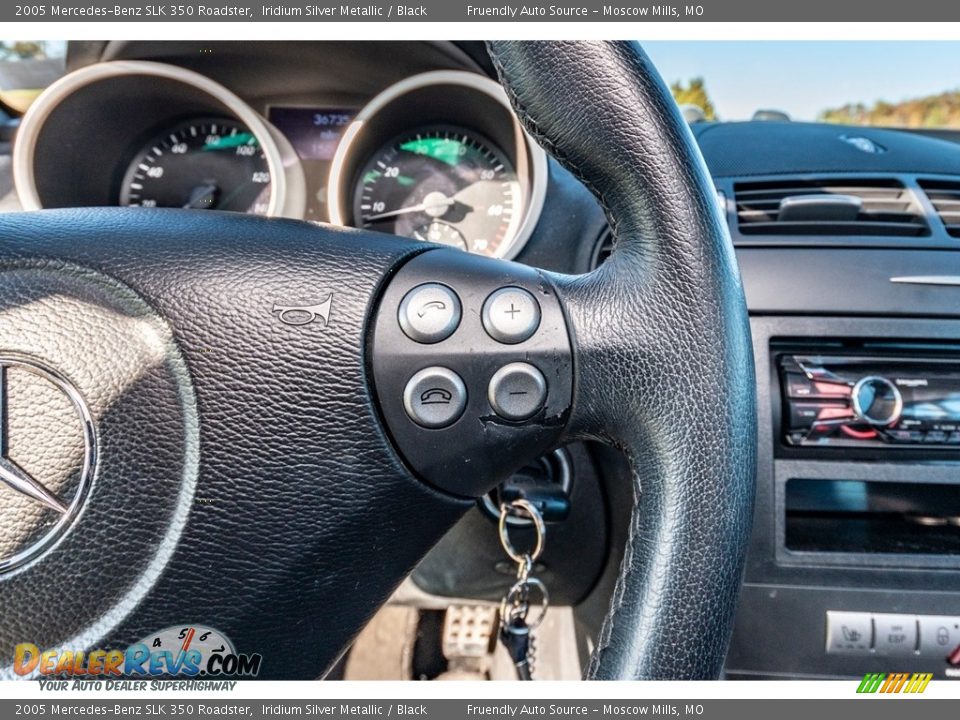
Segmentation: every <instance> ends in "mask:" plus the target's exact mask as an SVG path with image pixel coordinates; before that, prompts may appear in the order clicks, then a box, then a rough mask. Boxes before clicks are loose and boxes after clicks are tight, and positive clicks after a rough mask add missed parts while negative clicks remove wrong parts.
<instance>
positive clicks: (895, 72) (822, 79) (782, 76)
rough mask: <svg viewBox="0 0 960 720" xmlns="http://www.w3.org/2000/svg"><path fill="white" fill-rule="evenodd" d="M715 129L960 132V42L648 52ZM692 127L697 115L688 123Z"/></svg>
mask: <svg viewBox="0 0 960 720" xmlns="http://www.w3.org/2000/svg"><path fill="white" fill-rule="evenodd" d="M643 46H644V48H645V49H646V51H647V53H648V54H649V55H650V57H651V58H652V59H653V61H654V63H655V64H656V65H657V67H658V68H659V69H660V72H661V74H662V75H663V78H664V80H666V81H667V83H669V84H670V85H671V88H672V89H673V92H674V97H676V98H677V102H679V103H680V104H681V105H696V106H698V107H699V108H700V110H702V111H703V115H704V119H706V120H721V121H732V120H750V119H753V118H754V116H755V115H756V114H757V113H758V112H759V113H760V116H759V117H758V118H757V119H768V120H775V119H786V118H784V117H783V115H784V114H785V115H786V116H788V117H789V119H791V120H803V121H813V122H831V123H844V124H853V125H875V126H882V127H910V128H960V75H958V74H957V62H956V61H957V58H958V57H960V43H956V42H899V41H898V42H896V43H893V42H849V41H845V42H782V41H778V42H703V41H697V42H644V43H643ZM688 117H689V115H688Z"/></svg>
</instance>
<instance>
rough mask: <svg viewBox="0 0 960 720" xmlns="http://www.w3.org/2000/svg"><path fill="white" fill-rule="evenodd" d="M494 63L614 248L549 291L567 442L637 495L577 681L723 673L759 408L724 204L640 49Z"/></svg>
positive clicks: (531, 55)
mask: <svg viewBox="0 0 960 720" xmlns="http://www.w3.org/2000/svg"><path fill="white" fill-rule="evenodd" d="M490 49H491V55H492V57H493V59H494V62H495V64H496V66H497V69H498V72H499V73H500V77H501V80H502V82H503V84H504V86H505V87H506V88H507V92H508V94H509V95H510V98H511V100H512V102H513V104H514V108H515V109H516V111H517V114H518V115H519V117H520V119H521V122H522V123H523V124H524V125H525V126H526V128H527V130H528V131H529V132H530V133H531V134H532V135H533V136H534V137H535V138H536V139H537V140H538V141H539V142H540V143H541V144H542V145H543V146H544V147H545V148H546V149H547V150H548V151H549V152H550V154H551V155H553V156H554V157H555V158H557V159H558V160H560V162H562V163H563V164H564V165H565V166H566V167H567V168H568V169H569V170H571V171H572V172H573V173H574V174H575V175H576V176H577V177H579V178H580V179H581V180H582V181H583V182H584V183H586V184H587V186H588V187H590V188H591V189H592V191H593V192H594V193H595V195H596V196H597V197H598V198H599V199H600V201H601V203H602V204H603V207H604V209H605V211H606V213H607V217H608V220H609V222H610V226H611V228H612V230H613V233H614V238H615V243H616V245H615V250H614V253H613V255H612V257H611V258H610V260H608V261H607V262H606V263H605V264H604V265H603V266H601V267H600V268H599V269H598V270H597V271H595V272H594V273H591V274H590V275H586V276H582V277H575V278H562V279H558V280H557V284H558V287H559V291H560V295H561V297H562V298H563V301H564V303H565V306H566V308H567V312H568V313H569V315H570V318H571V325H572V326H573V334H574V337H575V355H576V358H577V362H578V372H577V382H576V396H575V401H574V415H573V418H572V422H571V428H570V432H571V434H572V435H574V436H577V437H587V438H597V439H600V440H602V441H604V442H608V443H611V444H613V445H614V446H616V447H619V448H620V449H622V450H623V451H624V452H625V454H626V455H627V457H628V459H629V461H630V464H631V467H632V472H633V477H634V483H635V487H634V493H635V502H634V508H633V519H632V521H631V528H630V533H629V538H628V541H627V548H626V551H625V554H624V559H623V563H622V567H621V571H620V577H619V580H618V582H617V585H616V589H615V590H614V596H613V600H612V604H611V607H610V610H609V612H608V615H607V617H606V620H605V622H604V626H603V629H602V631H601V635H600V638H599V641H598V644H597V647H596V650H595V651H594V654H593V657H592V659H591V663H590V666H589V668H588V671H587V675H588V677H591V678H597V679H625V678H635V679H637V678H714V677H717V676H718V675H719V673H720V671H721V668H722V663H723V659H724V656H725V654H726V648H727V644H728V642H729V638H730V633H731V632H732V622H733V613H734V610H735V606H736V598H737V594H738V591H739V586H740V580H741V573H742V568H743V560H744V554H745V550H746V545H747V541H748V537H749V531H750V526H751V521H752V512H753V496H754V483H755V467H756V405H755V402H756V401H755V394H754V393H755V391H754V387H755V385H754V372H753V356H752V350H751V344H750V331H749V325H748V321H747V311H746V306H745V300H744V296H743V289H742V286H741V283H740V278H739V272H738V269H737V263H736V258H735V256H734V254H733V248H732V244H731V241H730V238H729V233H728V231H727V227H726V224H725V221H724V218H723V217H722V214H721V212H720V210H719V203H718V200H717V196H716V191H715V189H714V188H713V185H712V182H711V181H710V178H709V174H708V172H707V170H706V167H705V164H704V162H703V159H702V156H701V155H700V152H699V149H698V148H697V147H696V144H695V141H694V139H693V136H692V134H691V133H690V131H689V129H688V127H687V125H686V123H685V122H684V120H683V118H682V117H681V115H680V112H679V109H678V108H677V107H676V104H675V103H674V102H673V100H672V98H671V97H670V94H669V91H668V90H667V88H666V87H665V85H664V84H663V82H662V80H661V79H660V77H659V74H658V73H657V71H656V69H655V68H654V66H653V64H652V63H651V62H650V60H649V59H648V58H647V57H646V55H645V54H644V53H643V51H642V50H641V49H640V47H639V46H638V45H637V44H636V43H590V42H560V43H553V42H543V43H541V42H532V43H499V42H497V43H491V47H490ZM680 638H683V639H682V640H680Z"/></svg>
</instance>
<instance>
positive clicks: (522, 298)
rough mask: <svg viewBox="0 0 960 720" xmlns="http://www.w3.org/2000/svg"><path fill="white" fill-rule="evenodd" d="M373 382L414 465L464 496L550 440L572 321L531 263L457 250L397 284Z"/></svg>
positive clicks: (567, 370) (564, 404)
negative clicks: (507, 260) (530, 266)
mask: <svg viewBox="0 0 960 720" xmlns="http://www.w3.org/2000/svg"><path fill="white" fill-rule="evenodd" d="M370 359H371V360H370V363H369V364H370V366H371V369H372V377H373V385H374V387H375V390H376V395H377V398H378V400H379V403H380V410H381V412H382V414H383V418H384V420H385V422H386V425H387V428H388V429H389V431H390V434H391V435H392V437H393V440H394V442H395V444H396V445H397V447H398V449H399V451H400V453H401V455H402V456H403V457H404V459H405V460H406V462H407V464H408V465H409V466H410V467H411V468H412V469H413V470H414V471H415V472H416V473H417V474H418V475H419V476H420V477H422V478H423V479H425V480H427V481H428V482H430V483H431V484H432V485H434V486H436V487H439V488H442V489H444V490H447V491H449V492H452V493H455V494H457V495H463V496H468V497H477V496H480V495H482V494H483V493H485V492H487V491H488V490H490V489H491V488H492V487H493V486H494V485H496V484H497V483H498V482H500V481H502V480H503V479H505V478H506V477H508V476H509V475H510V473H512V472H513V471H515V470H516V469H517V468H518V467H520V466H521V465H523V464H524V463H526V462H528V461H529V460H531V459H532V458H533V457H536V456H537V455H539V454H542V453H544V452H546V451H548V450H550V449H551V448H552V447H554V446H555V445H556V444H557V442H558V441H559V439H560V434H561V432H562V430H563V428H564V426H565V424H566V419H567V415H568V411H569V408H570V403H571V398H572V382H573V380H572V378H573V367H572V360H571V351H570V340H569V335H568V333H567V327H566V321H565V319H564V315H563V311H562V309H561V307H560V303H559V301H558V300H557V296H556V294H555V292H554V291H553V288H552V287H551V286H550V284H549V283H548V282H547V281H546V280H545V279H544V278H543V277H542V276H541V275H540V273H539V272H538V271H536V270H534V269H532V268H529V267H526V266H522V265H513V264H506V263H504V262H503V261H497V260H490V259H488V258H483V257H479V256H475V255H469V254H467V253H463V252H458V251H455V250H445V249H440V250H432V251H428V252H425V253H421V254H420V255H417V256H416V257H414V258H413V259H412V260H410V261H409V262H408V263H407V264H406V265H404V266H403V267H402V268H401V269H400V270H399V271H398V272H397V274H396V276H395V277H394V278H393V280H392V281H391V282H390V285H389V286H388V287H387V289H386V291H385V292H384V295H383V298H382V299H381V301H380V308H379V312H378V314H377V318H376V321H375V323H374V328H373V337H372V342H371V344H370Z"/></svg>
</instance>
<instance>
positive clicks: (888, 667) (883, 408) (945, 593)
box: [726, 251, 960, 678]
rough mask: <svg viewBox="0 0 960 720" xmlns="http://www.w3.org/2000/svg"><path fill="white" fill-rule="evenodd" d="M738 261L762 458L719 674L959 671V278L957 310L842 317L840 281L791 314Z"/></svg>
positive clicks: (798, 295) (800, 295) (799, 294)
mask: <svg viewBox="0 0 960 720" xmlns="http://www.w3.org/2000/svg"><path fill="white" fill-rule="evenodd" d="M754 252H760V251H754ZM744 254H746V255H748V256H749V255H750V253H742V255H744ZM821 254H822V251H821ZM827 254H829V251H828V252H827ZM811 257H813V253H811ZM862 257H863V256H862V255H861V258H862ZM763 264H764V265H765V266H769V260H768V259H764V261H763ZM741 268H742V269H743V272H744V279H745V284H746V287H747V297H748V304H749V305H750V309H751V312H752V313H753V317H752V320H751V327H752V332H753V342H754V355H755V362H756V371H757V381H758V405H759V407H758V417H759V437H758V443H759V445H758V447H759V457H758V479H757V502H756V507H755V516H754V533H753V539H752V545H751V549H750V553H749V555H748V560H747V568H746V573H745V583H744V587H743V591H742V595H741V602H740V606H739V611H738V616H737V624H736V630H735V633H734V638H733V642H732V645H731V648H730V652H729V655H728V659H727V666H726V674H727V676H728V677H731V678H736V677H745V678H757V677H769V678H787V677H808V678H809V677H825V678H827V677H830V678H836V677H848V678H862V677H863V675H864V674H865V673H868V672H887V673H889V672H925V673H926V672H929V673H934V677H935V678H937V677H939V678H943V677H951V676H957V677H960V288H954V290H953V293H954V294H955V296H956V300H957V304H956V306H955V307H956V311H955V312H956V314H957V316H958V317H957V319H952V318H930V317H926V318H925V317H902V316H901V317H897V316H896V315H894V314H891V315H889V316H876V315H874V316H870V315H868V314H865V313H861V312H851V313H849V314H847V315H845V314H844V313H843V310H844V293H843V292H838V295H837V297H836V298H835V300H836V305H837V313H836V314H835V315H827V314H823V313H816V312H810V313H806V314H793V315H788V314H780V313H775V312H764V309H765V307H764V306H765V305H772V304H775V302H774V301H772V300H771V298H772V295H771V292H772V291H771V289H770V288H771V279H770V278H769V277H767V279H766V280H765V281H762V282H761V281H760V280H759V279H758V277H757V275H756V274H754V273H751V262H750V259H749V257H748V258H747V259H746V261H745V260H744V258H743V257H741ZM781 272H782V271H781ZM783 277H784V276H783V275H780V276H779V277H778V278H777V280H778V281H779V280H780V279H782V278H783ZM774 284H776V283H774ZM780 289H781V290H782V292H783V293H784V294H790V293H793V294H792V295H790V297H791V301H792V302H796V301H797V300H798V299H799V301H800V308H799V309H802V306H803V302H804V292H803V290H801V289H791V288H789V287H783V286H781V288H780ZM806 290H807V293H808V297H810V298H811V301H810V302H811V304H815V303H821V304H822V303H823V299H822V297H821V296H819V294H817V297H813V293H815V290H814V287H813V286H809V287H807V288H806ZM905 309H906V310H909V308H905ZM915 311H916V313H917V315H921V316H922V315H923V314H924V310H923V307H922V306H921V305H919V304H918V305H917V306H916V309H915Z"/></svg>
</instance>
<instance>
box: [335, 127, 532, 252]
mask: <svg viewBox="0 0 960 720" xmlns="http://www.w3.org/2000/svg"><path fill="white" fill-rule="evenodd" d="M522 206H523V198H522V197H521V186H520V182H519V181H518V179H517V173H516V171H515V170H514V168H513V166H512V165H511V164H510V162H509V161H508V160H507V158H506V157H505V155H504V154H503V152H501V151H500V150H499V149H498V148H497V147H496V146H495V145H494V144H493V143H491V142H490V141H488V140H487V139H485V138H483V137H481V136H479V135H478V134H477V133H474V132H471V131H469V130H465V129H461V128H457V127H437V128H424V129H421V130H415V131H412V132H409V133H405V134H404V135H402V136H400V137H398V138H396V139H395V140H393V141H391V142H390V143H388V144H387V145H385V146H384V147H382V148H380V149H379V150H378V151H377V152H375V153H374V154H373V155H372V157H371V158H370V159H369V160H368V162H367V163H366V164H365V165H364V166H363V167H362V168H361V170H360V173H359V177H358V180H357V184H356V188H355V191H354V202H353V212H354V219H355V223H356V224H357V225H358V226H360V227H364V228H369V229H371V230H377V231H381V232H387V233H392V234H394V235H402V236H404V237H409V238H414V239H417V240H422V241H424V242H436V243H442V244H445V245H450V246H451V247H456V248H459V249H461V250H467V251H469V252H474V253H480V254H484V255H491V256H502V255H503V254H505V253H506V251H507V250H508V248H509V245H510V243H511V242H512V240H513V238H514V237H515V236H516V232H517V227H518V225H519V223H520V220H521V214H522Z"/></svg>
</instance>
